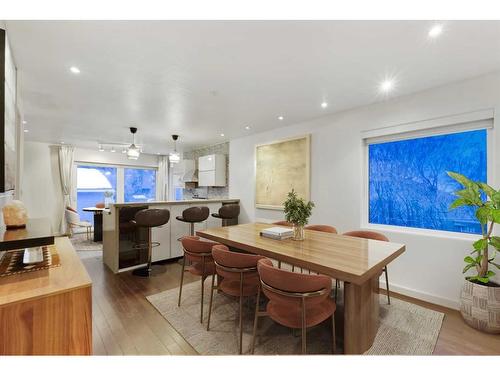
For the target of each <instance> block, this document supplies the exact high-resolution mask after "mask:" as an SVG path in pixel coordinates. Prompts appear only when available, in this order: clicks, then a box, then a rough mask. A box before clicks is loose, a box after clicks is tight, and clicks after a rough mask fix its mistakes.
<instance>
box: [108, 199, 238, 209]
mask: <svg viewBox="0 0 500 375" xmlns="http://www.w3.org/2000/svg"><path fill="white" fill-rule="evenodd" d="M239 201H240V200H239V199H237V198H235V199H230V198H225V199H195V200H184V201H154V202H130V203H112V204H110V208H112V207H129V206H153V205H154V206H157V205H166V206H169V205H181V204H191V203H199V204H201V205H203V204H204V203H218V202H221V203H225V202H238V203H239Z"/></svg>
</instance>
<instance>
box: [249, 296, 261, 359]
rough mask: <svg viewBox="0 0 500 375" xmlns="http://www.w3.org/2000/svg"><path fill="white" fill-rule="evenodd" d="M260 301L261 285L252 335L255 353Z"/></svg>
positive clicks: (252, 351) (256, 302)
mask: <svg viewBox="0 0 500 375" xmlns="http://www.w3.org/2000/svg"><path fill="white" fill-rule="evenodd" d="M259 302H260V287H259V290H258V291H257V300H256V301H255V317H254V320H253V335H252V348H251V353H252V354H253V353H254V350H255V336H256V334H257V322H258V320H259Z"/></svg>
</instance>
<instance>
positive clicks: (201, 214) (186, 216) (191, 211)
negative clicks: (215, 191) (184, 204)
mask: <svg viewBox="0 0 500 375" xmlns="http://www.w3.org/2000/svg"><path fill="white" fill-rule="evenodd" d="M208 215H210V210H209V209H208V207H189V208H186V209H185V210H184V211H182V216H177V217H176V219H177V220H179V221H183V222H185V223H189V235H190V236H194V224H195V223H201V222H203V221H205V220H207V218H208Z"/></svg>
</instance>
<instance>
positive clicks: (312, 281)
mask: <svg viewBox="0 0 500 375" xmlns="http://www.w3.org/2000/svg"><path fill="white" fill-rule="evenodd" d="M257 270H258V272H259V276H260V279H261V281H262V282H263V285H262V291H263V292H264V294H265V295H266V296H267V298H269V299H270V300H271V301H276V302H277V303H281V304H289V305H300V304H301V299H302V298H303V297H305V298H307V304H308V305H310V304H316V303H320V302H322V301H324V300H325V299H326V298H328V295H329V294H330V291H331V288H332V280H331V278H330V277H328V276H325V275H308V274H301V273H295V272H290V271H285V270H282V269H279V268H276V267H274V265H273V263H272V262H271V261H270V260H269V259H261V260H259V261H258V262H257ZM266 285H267V286H269V287H271V288H273V289H274V291H273V290H270V289H268V288H266ZM291 294H295V295H291Z"/></svg>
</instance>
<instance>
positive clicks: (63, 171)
mask: <svg viewBox="0 0 500 375" xmlns="http://www.w3.org/2000/svg"><path fill="white" fill-rule="evenodd" d="M73 155H74V148H73V147H72V146H59V175H60V177H61V188H62V189H61V190H62V195H63V202H64V204H63V209H62V217H61V226H60V229H61V233H67V230H68V228H67V224H66V215H65V213H66V207H73V202H72V199H71V192H72V191H73V186H72V184H73Z"/></svg>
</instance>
